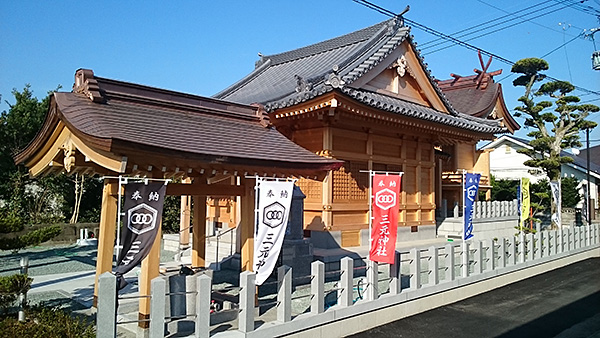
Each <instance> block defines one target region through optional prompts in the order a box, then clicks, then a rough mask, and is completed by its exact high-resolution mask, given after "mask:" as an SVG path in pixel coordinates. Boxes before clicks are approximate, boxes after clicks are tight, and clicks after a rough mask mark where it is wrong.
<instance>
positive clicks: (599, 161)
mask: <svg viewBox="0 0 600 338" xmlns="http://www.w3.org/2000/svg"><path fill="white" fill-rule="evenodd" d="M587 153H588V151H587V149H586V148H583V149H581V154H580V155H579V156H581V157H582V158H583V159H586V158H587ZM589 153H590V162H591V163H595V164H596V165H598V166H600V146H595V147H590V150H589Z"/></svg>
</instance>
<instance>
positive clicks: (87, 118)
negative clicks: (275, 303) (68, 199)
mask: <svg viewBox="0 0 600 338" xmlns="http://www.w3.org/2000/svg"><path fill="white" fill-rule="evenodd" d="M15 161H16V162H17V163H23V164H25V166H27V167H28V168H29V172H30V174H31V175H32V176H40V175H52V174H57V173H62V172H67V173H82V174H86V175H99V176H107V177H115V176H119V175H123V176H126V177H148V178H172V179H175V181H181V182H187V183H188V184H183V183H170V184H169V185H168V186H167V195H186V196H192V197H193V201H194V204H195V205H198V206H200V205H202V206H204V205H206V199H207V196H210V197H215V196H216V197H219V196H223V197H231V196H239V197H240V198H239V200H240V204H241V211H240V213H241V215H240V216H241V217H240V224H239V225H238V226H239V229H240V232H241V234H240V237H241V244H240V246H241V250H240V251H241V264H242V269H244V270H248V269H251V267H252V255H253V250H254V247H253V245H254V244H253V236H254V196H253V195H254V184H255V182H254V181H255V179H254V178H248V177H251V176H256V175H258V176H269V177H292V176H293V177H310V178H311V179H315V178H317V179H323V177H324V176H325V175H327V172H329V171H330V170H332V169H337V168H339V166H340V165H341V162H340V161H338V160H335V159H332V158H330V157H327V156H318V155H315V154H314V153H312V152H310V151H308V150H306V149H304V148H302V147H301V146H299V145H297V144H295V143H294V142H292V141H290V140H289V139H287V138H286V137H285V136H283V135H282V134H281V133H280V132H279V131H277V130H276V129H275V128H273V127H272V126H271V123H270V121H269V117H268V116H267V115H266V113H265V112H264V110H263V109H262V108H261V107H260V106H249V105H244V104H236V103H231V102H225V101H222V100H218V99H212V98H206V97H200V96H195V95H189V94H184V93H179V92H174V91H168V90H163V89H157V88H152V87H147V86H142V85H138V84H132V83H126V82H122V81H116V80H111V79H105V78H101V77H97V76H95V75H94V73H93V72H92V71H91V70H86V69H79V70H77V72H76V74H75V84H74V85H73V91H72V92H57V93H54V94H53V95H52V96H51V101H50V108H49V112H48V114H47V116H46V120H45V122H44V124H43V126H42V128H41V130H40V131H39V133H38V134H37V136H36V137H35V138H34V140H33V141H31V143H30V144H29V145H28V146H27V147H26V148H25V149H24V150H22V151H21V152H20V153H19V154H17V155H16V156H15ZM118 187H119V185H118V180H117V179H114V178H105V179H104V190H103V195H102V211H101V217H100V233H99V234H98V239H99V245H98V260H97V265H96V289H95V292H94V295H97V286H98V285H97V284H98V276H99V275H100V274H102V273H104V272H107V271H111V270H112V266H113V264H112V262H113V249H114V243H115V230H116V229H115V226H116V220H117V196H118V194H119V191H118ZM193 216H194V217H193V220H194V221H193V222H194V225H193V229H194V231H193V246H192V266H193V267H204V265H205V229H206V228H205V224H204V220H205V219H206V208H202V207H194V208H193ZM160 238H161V236H160V231H159V237H157V239H158V240H157V241H155V243H154V245H153V247H152V249H151V251H150V254H149V255H148V256H147V257H146V258H145V259H144V260H143V261H142V270H141V271H142V272H141V279H140V285H139V290H140V295H141V296H143V295H148V294H149V292H150V281H151V279H152V278H154V277H156V276H158V274H159V255H160V244H161V240H160ZM94 297H95V299H94V304H95V303H96V296H94ZM149 305H150V303H149V300H148V298H140V318H147V317H148V315H149Z"/></svg>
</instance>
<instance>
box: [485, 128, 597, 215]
mask: <svg viewBox="0 0 600 338" xmlns="http://www.w3.org/2000/svg"><path fill="white" fill-rule="evenodd" d="M507 145H509V146H510V151H509V152H507V149H506V146H507ZM522 148H523V147H522V146H521V145H519V144H516V143H513V142H509V141H507V140H505V141H504V142H501V143H499V144H498V145H496V147H495V148H494V149H493V150H492V151H491V153H490V172H491V174H492V175H494V177H495V178H496V179H497V180H519V179H521V177H528V178H529V179H530V180H531V182H532V183H536V182H538V181H540V180H543V179H547V178H548V176H546V174H545V173H543V172H542V171H541V170H540V174H537V175H532V174H530V173H529V171H530V170H539V169H534V168H531V167H528V166H526V165H524V164H523V163H524V162H525V161H527V160H529V159H530V157H529V156H527V155H525V154H520V153H518V152H517V150H518V149H522ZM561 173H562V176H563V177H575V178H577V180H578V181H580V187H581V184H586V183H587V176H586V172H585V169H581V168H579V167H574V165H572V164H563V165H562V167H561ZM597 181H598V180H597V179H594V177H592V184H591V185H590V195H591V198H592V199H594V200H595V203H594V204H595V205H594V208H596V209H597V208H598V207H599V205H600V203H599V202H598V186H597V184H596V182H597ZM580 193H581V194H583V193H584V191H583V188H581V190H580ZM580 206H581V205H579V206H578V207H580Z"/></svg>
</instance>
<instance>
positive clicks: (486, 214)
mask: <svg viewBox="0 0 600 338" xmlns="http://www.w3.org/2000/svg"><path fill="white" fill-rule="evenodd" d="M447 210H448V207H447V201H446V200H442V208H441V211H442V213H444V212H445V213H444V214H442V215H441V216H442V217H443V218H446V217H448V214H447ZM450 213H451V217H455V218H456V217H462V210H460V206H459V205H458V202H455V203H454V206H453V208H452V210H451V212H450ZM518 215H519V209H518V203H517V200H512V201H476V202H475V204H474V205H473V218H474V219H484V218H499V217H511V216H513V217H516V216H518Z"/></svg>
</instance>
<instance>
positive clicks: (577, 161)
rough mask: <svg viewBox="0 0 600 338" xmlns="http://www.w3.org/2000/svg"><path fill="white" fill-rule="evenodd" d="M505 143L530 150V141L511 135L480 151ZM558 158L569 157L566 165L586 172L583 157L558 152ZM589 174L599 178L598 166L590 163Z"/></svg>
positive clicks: (487, 145)
mask: <svg viewBox="0 0 600 338" xmlns="http://www.w3.org/2000/svg"><path fill="white" fill-rule="evenodd" d="M506 142H510V143H513V144H516V145H518V146H520V147H523V148H527V149H532V147H531V146H530V145H529V142H530V140H527V139H524V138H519V137H514V136H511V135H502V136H501V137H499V138H497V139H496V140H494V141H492V142H490V143H488V144H486V145H484V146H483V147H482V148H481V149H496V148H498V147H499V146H500V145H502V144H504V143H506ZM560 156H566V157H570V158H572V159H573V162H572V163H567V165H569V166H571V167H573V168H575V169H577V170H579V171H582V172H586V171H587V161H586V159H585V157H583V156H580V155H579V156H578V155H574V154H571V153H568V152H566V151H564V150H562V151H561V152H560ZM590 172H591V173H592V174H593V175H594V176H595V177H596V178H600V165H598V164H596V163H593V162H591V163H590Z"/></svg>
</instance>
